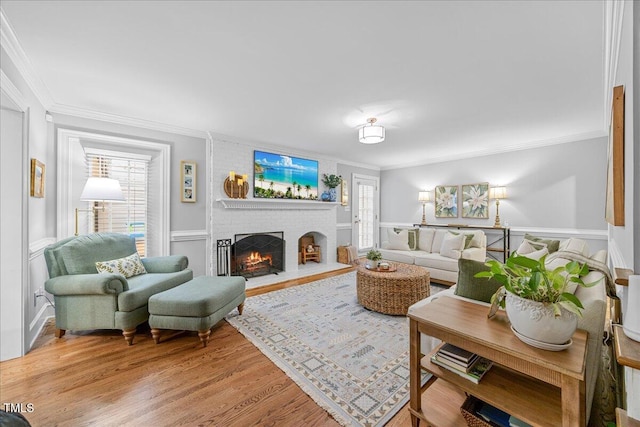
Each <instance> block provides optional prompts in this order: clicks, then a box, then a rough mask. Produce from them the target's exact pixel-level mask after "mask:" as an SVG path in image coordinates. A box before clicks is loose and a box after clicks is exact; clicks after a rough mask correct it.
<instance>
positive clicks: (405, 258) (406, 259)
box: [380, 242, 420, 264]
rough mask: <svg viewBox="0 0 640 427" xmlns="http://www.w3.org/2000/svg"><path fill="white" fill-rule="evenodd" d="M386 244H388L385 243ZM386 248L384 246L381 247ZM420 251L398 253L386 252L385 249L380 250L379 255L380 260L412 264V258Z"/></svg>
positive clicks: (394, 251)
mask: <svg viewBox="0 0 640 427" xmlns="http://www.w3.org/2000/svg"><path fill="white" fill-rule="evenodd" d="M385 243H388V242H385ZM383 246H386V245H383ZM419 252H420V251H398V250H388V249H386V248H384V247H383V248H382V249H380V253H381V254H382V259H385V260H387V261H395V262H402V263H404V264H413V258H414V255H415V254H416V253H419Z"/></svg>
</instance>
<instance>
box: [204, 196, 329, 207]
mask: <svg viewBox="0 0 640 427" xmlns="http://www.w3.org/2000/svg"><path fill="white" fill-rule="evenodd" d="M216 201H217V202H219V203H220V204H221V205H222V206H223V207H224V208H225V209H260V210H267V209H268V210H284V209H287V210H329V209H333V208H335V207H336V206H340V203H338V202H321V201H314V200H288V199H255V198H254V199H226V198H225V199H216Z"/></svg>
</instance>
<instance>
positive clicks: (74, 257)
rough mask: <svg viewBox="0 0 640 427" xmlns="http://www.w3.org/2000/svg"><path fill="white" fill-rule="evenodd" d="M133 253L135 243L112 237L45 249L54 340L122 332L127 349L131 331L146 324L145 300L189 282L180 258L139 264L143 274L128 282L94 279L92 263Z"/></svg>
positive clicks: (114, 277)
mask: <svg viewBox="0 0 640 427" xmlns="http://www.w3.org/2000/svg"><path fill="white" fill-rule="evenodd" d="M134 253H136V246H135V241H134V240H133V239H132V238H131V237H129V236H127V235H125V234H117V233H96V234H89V235H85V236H75V237H70V238H67V239H64V240H61V241H59V242H57V243H54V244H53V245H50V246H48V247H47V248H45V250H44V255H45V260H46V262H47V269H48V270H49V279H48V280H47V281H46V282H45V289H46V291H47V292H49V293H50V294H52V295H53V296H54V301H55V314H56V337H58V338H60V337H62V336H63V335H64V334H65V331H66V330H88V329H121V330H122V334H123V335H124V338H125V340H126V341H127V343H128V344H129V345H131V344H133V338H134V335H135V331H136V326H138V325H139V324H141V323H144V322H145V321H147V320H148V318H149V311H148V308H147V302H148V300H149V297H151V296H152V295H154V294H157V293H159V292H163V291H166V290H167V289H171V288H174V287H176V286H178V285H180V284H182V283H185V282H188V281H189V280H191V279H192V278H193V272H192V271H191V270H189V269H188V268H187V266H188V264H189V260H188V259H187V257H185V256H181V255H171V256H164V257H152V258H142V260H141V261H142V265H143V266H144V269H145V270H146V273H144V274H139V275H136V276H133V277H128V278H125V276H124V275H123V274H120V273H100V274H98V271H97V269H96V262H100V261H111V260H117V259H121V258H125V257H127V256H129V255H132V254H134Z"/></svg>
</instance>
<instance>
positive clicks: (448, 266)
mask: <svg viewBox="0 0 640 427" xmlns="http://www.w3.org/2000/svg"><path fill="white" fill-rule="evenodd" d="M414 253H415V255H416V256H415V258H414V262H415V264H416V265H419V266H421V267H427V268H428V269H429V270H431V269H436V270H444V271H453V272H457V271H458V260H455V259H452V258H447V257H443V256H442V255H440V254H431V253H429V252H422V251H419V252H414ZM431 278H433V276H431ZM453 280H455V277H453V278H452V281H453Z"/></svg>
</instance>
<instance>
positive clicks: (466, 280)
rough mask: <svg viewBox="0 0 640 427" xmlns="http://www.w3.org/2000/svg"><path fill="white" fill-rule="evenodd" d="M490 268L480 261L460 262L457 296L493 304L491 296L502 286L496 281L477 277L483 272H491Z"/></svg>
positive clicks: (460, 260)
mask: <svg viewBox="0 0 640 427" xmlns="http://www.w3.org/2000/svg"><path fill="white" fill-rule="evenodd" d="M489 270H490V268H489V267H487V266H486V265H484V263H482V262H479V261H474V260H472V259H463V258H460V259H459V260H458V283H457V284H456V290H455V292H454V293H455V294H456V295H458V296H461V297H465V298H471V299H474V300H477V301H484V302H491V296H492V295H493V294H495V293H496V291H497V290H498V288H500V286H502V285H501V284H500V283H498V282H497V281H496V280H494V279H486V278H484V277H475V275H476V274H477V273H479V272H481V271H489Z"/></svg>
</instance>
